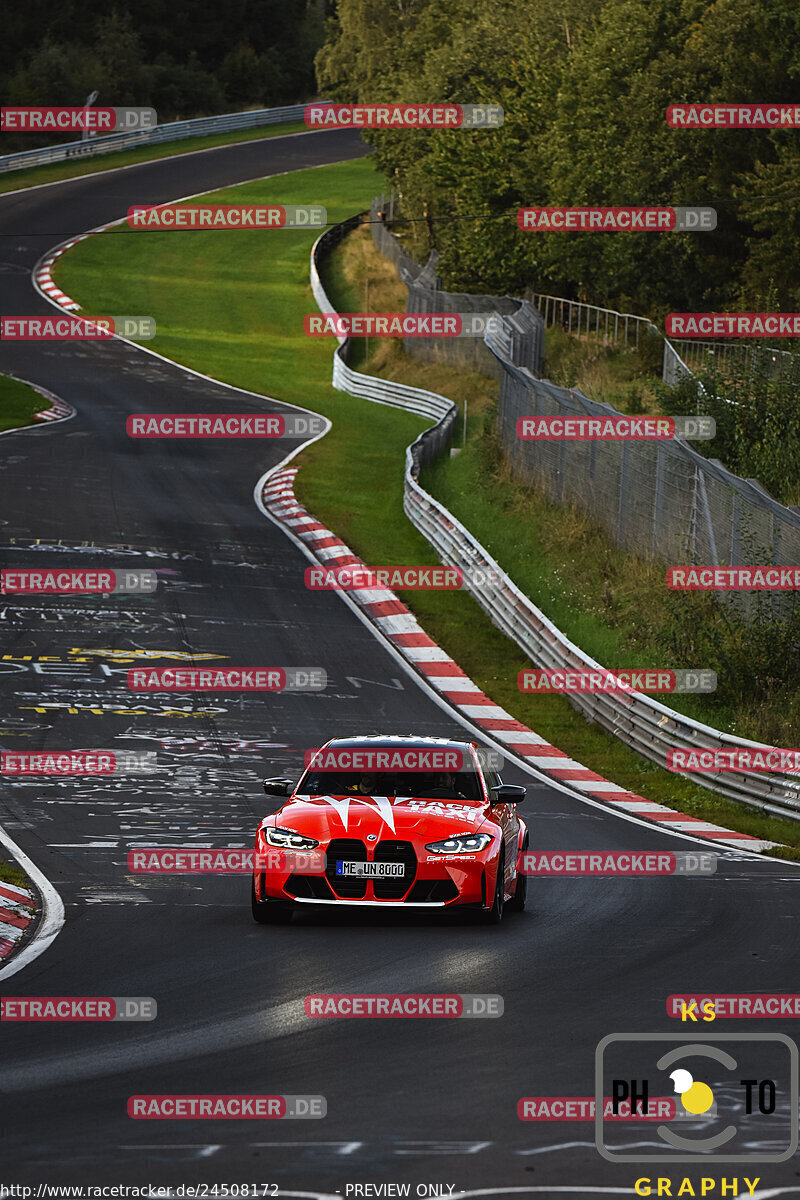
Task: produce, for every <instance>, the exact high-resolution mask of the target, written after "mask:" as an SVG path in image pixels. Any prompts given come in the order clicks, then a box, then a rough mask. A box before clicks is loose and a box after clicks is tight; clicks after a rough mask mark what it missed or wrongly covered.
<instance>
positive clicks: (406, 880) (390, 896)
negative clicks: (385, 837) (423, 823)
mask: <svg viewBox="0 0 800 1200" xmlns="http://www.w3.org/2000/svg"><path fill="white" fill-rule="evenodd" d="M375 862H391V863H402V864H403V868H404V871H403V874H402V875H394V876H391V877H387V878H386V879H373V881H372V891H373V894H374V896H375V899H376V900H400V899H401V897H402V896H405V894H406V892H407V891H408V889H409V888H410V887H411V884H412V883H413V882H414V876H415V875H416V873H417V856H416V854H415V853H414V847H413V846H412V844H411V842H378V844H377V846H376V847H375Z"/></svg>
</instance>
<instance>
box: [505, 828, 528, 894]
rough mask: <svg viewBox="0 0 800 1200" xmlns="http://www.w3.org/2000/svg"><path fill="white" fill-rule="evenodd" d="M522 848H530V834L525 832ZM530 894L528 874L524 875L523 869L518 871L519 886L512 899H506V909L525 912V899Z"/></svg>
mask: <svg viewBox="0 0 800 1200" xmlns="http://www.w3.org/2000/svg"><path fill="white" fill-rule="evenodd" d="M522 849H523V850H527V849H528V835H527V833H526V834H525V840H524V842H523V843H522ZM527 895H528V876H527V875H523V874H522V872H521V871H517V886H516V888H515V889H514V895H513V896H512V897H511V899H510V900H507V901H506V909H507V910H508V912H524V911H525V900H526V898H527Z"/></svg>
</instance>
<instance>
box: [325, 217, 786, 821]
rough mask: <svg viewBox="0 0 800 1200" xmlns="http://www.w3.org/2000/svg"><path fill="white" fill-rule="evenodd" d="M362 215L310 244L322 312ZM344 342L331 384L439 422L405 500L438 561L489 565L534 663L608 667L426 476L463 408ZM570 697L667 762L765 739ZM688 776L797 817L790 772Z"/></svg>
mask: <svg viewBox="0 0 800 1200" xmlns="http://www.w3.org/2000/svg"><path fill="white" fill-rule="evenodd" d="M359 221H360V218H359V217H353V218H351V219H350V220H349V221H346V222H344V223H343V224H341V225H338V226H333V227H332V228H331V229H329V230H326V232H325V233H323V234H322V235H321V236H320V237H319V238H318V239H317V241H316V242H315V243H314V246H313V248H312V250H311V286H312V289H313V291H314V297H315V299H316V301H317V304H318V305H319V306H320V309H321V310H322V311H323V312H334V311H335V310H334V308H333V305H332V304H331V302H330V300H329V299H328V297H327V295H326V293H325V290H324V288H323V286H322V283H321V281H320V275H319V263H320V258H321V256H322V254H323V253H324V252H325V251H326V250H328V249H329V248H330V247H331V246H332V245H334V244H335V243H336V242H338V241H339V240H341V238H342V237H344V236H345V235H346V234H347V233H348V232H349V231H350V230H351V229H354V228H355V227H356V226H357V225H358V223H359ZM340 343H341V344H340V345H339V347H338V348H337V350H336V352H335V355H334V368H333V386H334V387H336V388H338V389H339V390H340V391H347V392H349V393H350V394H351V395H355V396H360V397H362V398H363V399H366V400H373V401H375V402H377V403H379V404H390V405H392V406H393V407H396V408H404V409H407V410H410V411H413V412H418V413H420V414H421V415H426V416H430V417H431V418H433V419H435V420H436V424H435V425H434V426H433V428H431V429H427V430H425V431H424V432H423V433H421V434H420V436H419V437H418V438H417V439H416V441H415V442H414V443H413V444H412V445H411V446H409V447H408V449H407V451H406V464H405V483H404V500H403V508H404V511H405V513H406V515H407V516H408V518H409V520H410V521H411V522H412V524H413V525H414V526H415V527H416V528H417V529H418V530H419V531H420V533H422V534H423V536H424V537H425V538H427V540H428V541H429V542H430V544H431V545H432V546H433V547H434V549H435V550H436V553H437V554H438V555H439V558H440V559H441V561H442V562H443V563H444V564H446V565H448V566H458V567H461V568H462V569H463V570H464V571H465V572H466V571H470V572H475V571H480V572H482V573H483V577H484V578H485V579H486V580H488V581H489V582H486V583H484V584H477V585H474V586H471V587H470V591H471V593H472V595H473V596H474V597H475V599H476V601H477V602H478V604H480V606H481V608H483V609H484V611H485V612H486V613H487V614H488V615H489V616H490V617H491V619H492V621H493V623H494V624H495V625H496V626H497V627H498V628H499V629H501V630H502V631H503V632H504V633H505V634H507V636H508V637H510V638H511V639H512V640H513V641H514V642H516V644H517V645H518V646H519V647H520V649H521V650H523V651H524V653H525V654H526V655H528V657H529V658H530V660H531V662H532V663H534V665H535V666H537V667H541V668H550V669H564V668H570V669H575V668H579V669H584V670H586V669H589V670H604V669H605V668H603V667H601V666H600V664H599V663H597V662H595V660H594V659H593V658H590V657H589V655H588V654H584V652H583V651H582V650H581V649H580V647H578V646H576V645H575V644H574V643H573V642H571V641H570V640H569V639H568V638H567V637H565V636H564V634H563V633H561V631H560V630H558V629H557V628H556V627H555V625H554V624H553V623H552V621H549V620H548V619H547V617H546V616H545V615H544V613H543V612H541V610H540V609H538V608H537V607H536V605H535V604H534V603H533V602H532V601H531V600H530V599H529V598H528V597H527V596H525V595H523V593H522V592H521V591H520V590H519V588H518V587H516V585H515V584H514V583H513V582H512V581H511V580H510V579H509V578H508V577H507V576H506V575H505V573H504V572H503V571H502V569H501V568H500V566H499V565H498V563H497V562H495V560H494V559H493V558H492V556H491V555H490V554H489V553H488V552H487V551H486V550H484V548H483V547H482V546H481V545H480V543H479V542H478V541H477V540H476V539H475V538H474V537H473V536H472V534H471V533H470V532H469V530H467V529H465V527H464V526H463V525H462V524H461V522H460V521H458V520H457V519H456V518H455V517H454V516H453V515H452V513H450V512H448V510H447V509H446V508H445V507H444V505H442V504H440V503H439V502H438V500H435V499H434V498H433V496H431V495H429V493H428V492H426V491H425V490H424V488H422V487H421V486H420V484H419V472H420V468H421V467H422V466H423V465H424V464H425V463H427V462H430V461H432V459H434V458H435V457H436V455H437V454H438V453H439V452H440V451H441V449H443V447H444V446H445V445H446V443H447V441H448V440H449V437H450V435H451V434H452V429H453V424H454V422H455V418H456V413H457V409H456V407H455V405H454V404H453V403H452V402H451V401H449V400H447V399H446V398H445V397H444V396H439V395H436V394H435V393H433V392H426V391H423V390H422V389H419V388H408V387H404V386H401V385H400V384H396V383H393V382H392V381H391V380H387V379H376V378H374V377H372V376H368V375H362V374H360V373H359V372H356V371H353V370H351V369H350V368H349V367H347V366H346V363H345V362H344V358H345V357H346V355H347V339H344V338H342V339H340ZM498 344H499V345H502V342H500V343H496V347H497V345H498ZM495 352H497V349H495ZM471 577H472V575H468V576H467V578H471ZM493 580H499V581H500V582H492V581H493ZM568 699H569V700H570V703H571V704H573V706H574V707H575V708H577V709H578V710H579V711H580V712H582V713H583V714H584V716H586V717H587V718H588V719H589V720H591V721H594V722H596V723H597V724H598V725H600V726H602V728H603V729H605V730H607V731H608V732H609V733H612V734H614V736H615V737H618V738H619V739H620V740H621V741H622V742H624V743H625V744H626V745H627V746H630V747H631V749H633V750H636V751H637V752H638V753H639V754H641V755H642V756H643V757H645V758H647V759H649V760H650V761H651V762H654V763H657V764H658V765H659V766H661V767H665V766H666V753H667V751H668V750H671V749H698V748H699V749H733V748H736V747H760V746H762V743H759V742H751V741H748V740H747V739H745V738H737V737H732V736H731V735H730V734H726V733H722V732H721V731H720V730H717V729H712V728H711V727H710V726H709V725H703V724H701V723H700V722H699V721H694V720H692V719H691V718H690V717H686V716H684V715H683V714H682V713H679V712H676V711H675V710H674V709H671V708H668V707H667V706H666V705H664V704H660V703H659V702H658V701H657V700H654V699H652V697H650V696H647V695H645V694H643V693H640V692H632V693H628V694H613V693H594V694H588V693H587V694H575V695H570V696H569V697H568ZM690 778H691V779H693V780H694V781H695V782H696V783H697V784H698V786H701V787H705V788H709V789H711V790H712V791H715V792H718V793H720V794H721V795H723V796H727V797H728V798H730V799H732V800H738V801H740V802H741V803H744V804H747V805H749V806H751V807H752V808H758V809H763V810H764V811H767V812H771V813H773V814H775V815H779V816H783V817H789V818H791V819H793V820H800V784H798V783H795V782H793V781H792V780H790V779H787V777H786V776H785V775H771V774H767V773H763V774H762V773H760V772H746V773H745V772H736V773H729V774H726V773H719V774H718V775H709V774H702V773H701V774H693V775H691V776H690Z"/></svg>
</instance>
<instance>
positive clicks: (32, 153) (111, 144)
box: [0, 104, 306, 173]
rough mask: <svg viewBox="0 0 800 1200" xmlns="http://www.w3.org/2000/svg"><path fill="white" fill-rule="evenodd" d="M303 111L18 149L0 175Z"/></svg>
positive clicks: (5, 158)
mask: <svg viewBox="0 0 800 1200" xmlns="http://www.w3.org/2000/svg"><path fill="white" fill-rule="evenodd" d="M305 108H306V106H305V104H289V105H286V106H284V107H283V108H256V109H253V111H252V112H241V113H224V114H223V115H222V116H218V117H198V118H196V119H195V120H192V121H170V122H169V123H168V124H166V125H156V126H155V128H153V129H139V130H136V131H134V132H132V133H109V134H105V135H104V136H102V137H96V138H87V139H86V141H76V142H67V143H66V144H64V145H60V146H42V147H41V148H40V149H38V150H20V151H19V153H17V154H4V155H2V156H0V173H1V172H4V171H17V170H19V169H20V168H21V167H39V166H41V165H42V164H44V163H54V162H68V161H70V160H72V159H79V158H93V157H94V156H95V155H96V154H111V153H112V152H113V151H114V150H127V149H129V148H130V147H132V146H148V145H151V144H156V143H158V142H174V141H179V140H181V139H182V138H189V137H201V136H202V135H203V134H207V133H230V132H231V131H233V130H236V129H256V128H257V127H258V126H260V125H279V124H281V122H283V121H298V120H300V118H301V117H302V116H303V113H304V112H305Z"/></svg>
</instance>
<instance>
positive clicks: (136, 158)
mask: <svg viewBox="0 0 800 1200" xmlns="http://www.w3.org/2000/svg"><path fill="white" fill-rule="evenodd" d="M307 132H308V127H307V126H306V124H305V122H304V121H287V122H286V123H285V124H283V125H264V126H261V127H259V128H256V129H237V130H235V131H233V132H232V133H209V134H206V136H205V137H192V138H182V139H181V140H180V141H177V142H157V143H155V144H154V145H150V146H147V145H145V146H141V147H136V148H134V149H132V150H114V151H112V152H111V153H110V154H98V155H92V156H91V157H90V158H81V159H78V160H75V161H67V162H59V163H45V164H43V165H42V166H41V167H22V168H18V169H17V170H15V171H4V172H3V174H2V175H1V176H0V195H2V193H3V192H13V191H16V189H17V188H26V187H35V186H37V185H38V184H42V183H58V182H59V181H60V180H62V179H75V178H76V177H78V176H80V175H93V174H94V173H95V172H96V171H112V170H114V168H115V167H128V166H131V165H132V164H134V163H142V162H153V161H154V160H155V159H157V158H172V157H175V156H178V155H181V154H191V153H192V152H193V151H195V150H210V149H212V148H213V147H214V146H227V145H232V144H233V143H234V142H251V141H253V140H254V139H260V138H273V137H283V136H284V135H285V134H287V133H307Z"/></svg>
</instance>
